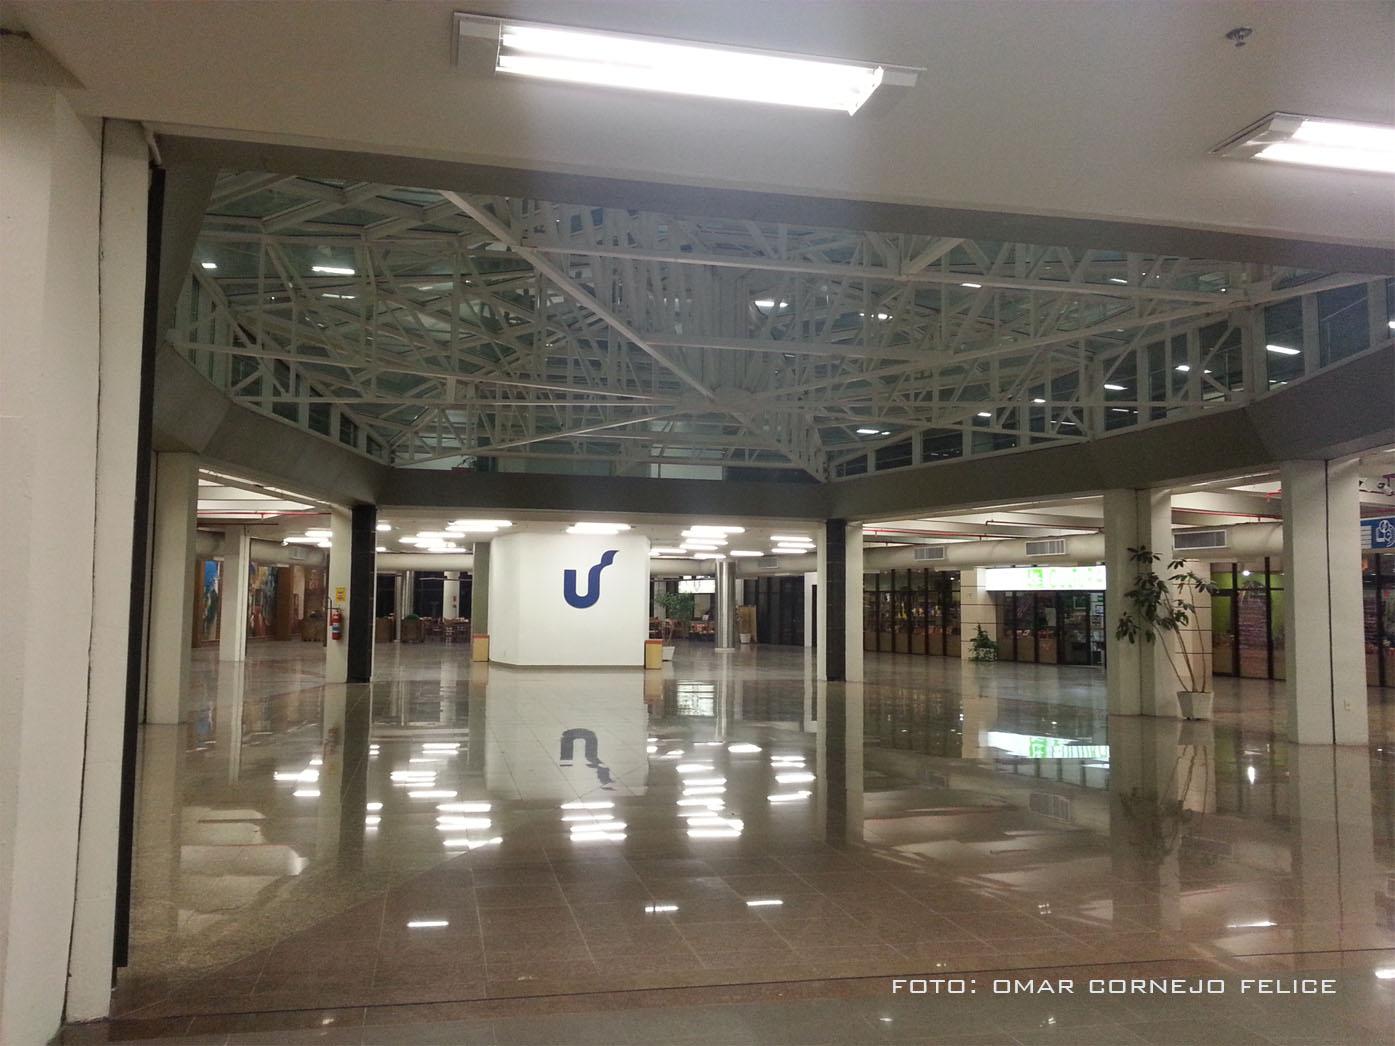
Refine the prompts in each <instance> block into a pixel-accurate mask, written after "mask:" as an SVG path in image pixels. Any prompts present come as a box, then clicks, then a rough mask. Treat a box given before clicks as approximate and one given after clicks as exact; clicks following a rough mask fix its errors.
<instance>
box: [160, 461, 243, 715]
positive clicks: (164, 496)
mask: <svg viewBox="0 0 1395 1046" xmlns="http://www.w3.org/2000/svg"><path fill="white" fill-rule="evenodd" d="M198 491H199V481H198V458H197V457H195V456H194V455H193V454H157V455H155V540H154V546H153V548H152V554H151V574H150V643H149V654H148V655H147V656H148V667H147V670H146V671H147V676H146V680H147V681H146V692H145V721H146V722H147V723H179V722H182V721H183V701H184V695H185V694H186V693H187V692H188V690H189V660H190V653H189V651H190V648H191V647H192V645H193V639H194V529H195V516H196V512H197V507H198ZM226 583H227V579H226V578H225V579H224V586H225V587H226ZM225 616H226V615H225Z"/></svg>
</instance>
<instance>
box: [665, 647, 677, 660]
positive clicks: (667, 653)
mask: <svg viewBox="0 0 1395 1046" xmlns="http://www.w3.org/2000/svg"><path fill="white" fill-rule="evenodd" d="M677 649H678V648H677V647H673V646H666V647H664V648H663V653H664V660H665V661H672V660H673V652H674V651H675V650H677Z"/></svg>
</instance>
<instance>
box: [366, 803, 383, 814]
mask: <svg viewBox="0 0 1395 1046" xmlns="http://www.w3.org/2000/svg"><path fill="white" fill-rule="evenodd" d="M382 808H383V804H382V803H368V804H367V805H366V806H364V809H365V810H367V811H369V812H370V813H377V812H378V811H379V810H381V809H382Z"/></svg>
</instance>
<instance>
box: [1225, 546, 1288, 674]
mask: <svg viewBox="0 0 1395 1046" xmlns="http://www.w3.org/2000/svg"><path fill="white" fill-rule="evenodd" d="M1211 580H1212V581H1214V582H1215V583H1216V595H1215V597H1214V598H1213V599H1212V600H1211V637H1212V638H1211V651H1212V670H1213V671H1214V672H1215V674H1216V675H1218V676H1240V677H1242V678H1245V679H1283V678H1284V575H1283V564H1282V562H1281V561H1280V560H1278V559H1274V558H1271V557H1265V558H1264V559H1262V560H1256V561H1254V562H1247V563H1213V564H1211Z"/></svg>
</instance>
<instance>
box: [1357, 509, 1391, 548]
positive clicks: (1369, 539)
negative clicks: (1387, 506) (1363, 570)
mask: <svg viewBox="0 0 1395 1046" xmlns="http://www.w3.org/2000/svg"><path fill="white" fill-rule="evenodd" d="M1361 547H1362V548H1377V549H1379V548H1395V516H1377V517H1376V518H1375V519H1363V520H1362V521H1361Z"/></svg>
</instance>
